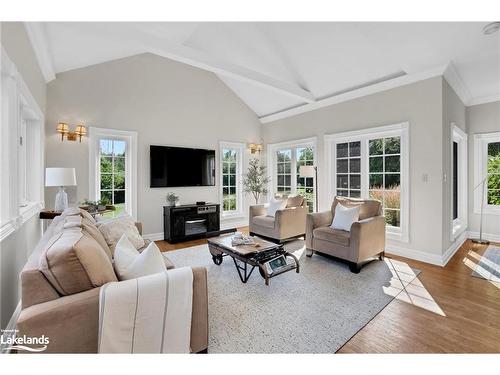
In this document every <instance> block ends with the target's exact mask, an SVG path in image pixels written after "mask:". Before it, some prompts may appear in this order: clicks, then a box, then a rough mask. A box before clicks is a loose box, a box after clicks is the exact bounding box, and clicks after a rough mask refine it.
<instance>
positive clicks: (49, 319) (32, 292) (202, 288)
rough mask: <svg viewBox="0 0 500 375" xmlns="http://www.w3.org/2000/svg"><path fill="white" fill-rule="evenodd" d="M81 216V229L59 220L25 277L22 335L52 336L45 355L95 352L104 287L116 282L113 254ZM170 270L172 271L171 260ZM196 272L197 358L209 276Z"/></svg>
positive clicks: (203, 343) (202, 347)
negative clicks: (66, 225)
mask: <svg viewBox="0 0 500 375" xmlns="http://www.w3.org/2000/svg"><path fill="white" fill-rule="evenodd" d="M72 216H74V215H72ZM78 217H79V219H77V220H79V221H80V222H81V224H80V225H76V226H75V225H74V223H73V224H72V225H71V227H70V228H64V226H65V225H64V222H65V221H67V220H68V217H65V216H60V217H57V218H55V219H54V221H53V222H52V223H51V225H50V226H49V227H48V229H47V230H46V232H45V233H44V235H43V237H42V239H41V240H40V242H39V243H38V245H37V247H36V248H35V250H34V251H33V253H32V255H31V256H30V258H29V260H28V262H27V264H26V265H25V267H24V269H23V270H22V272H21V289H22V296H21V298H22V300H21V306H22V311H21V314H20V316H19V319H18V322H17V329H18V330H19V332H18V335H26V336H32V337H37V336H41V335H45V336H46V337H49V340H50V343H49V345H48V348H47V350H46V351H45V352H46V353H97V343H98V322H99V291H100V287H101V286H102V285H104V284H105V283H107V282H111V281H117V277H116V275H115V272H114V269H113V265H112V254H111V251H110V249H109V247H108V246H107V244H106V241H105V240H104V238H103V237H102V235H101V233H100V232H99V230H98V228H97V227H96V225H95V222H94V221H93V218H92V217H91V216H90V215H89V214H88V213H86V212H84V211H82V212H80V213H79V214H78ZM71 220H72V221H73V222H74V220H75V218H74V217H73V218H72V219H71ZM137 227H138V229H139V230H141V226H140V224H137ZM166 265H167V268H172V266H173V265H172V264H171V263H169V262H168V260H166ZM192 271H193V308H192V317H191V319H192V324H191V351H192V352H194V353H196V352H204V351H206V350H207V346H208V296H207V274H206V269H205V268H196V267H195V268H192Z"/></svg>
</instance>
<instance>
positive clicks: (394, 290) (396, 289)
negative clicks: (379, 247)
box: [382, 258, 446, 316]
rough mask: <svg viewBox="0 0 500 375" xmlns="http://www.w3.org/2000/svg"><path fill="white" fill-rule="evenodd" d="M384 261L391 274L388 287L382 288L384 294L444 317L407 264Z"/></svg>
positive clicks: (389, 260) (390, 260)
mask: <svg viewBox="0 0 500 375" xmlns="http://www.w3.org/2000/svg"><path fill="white" fill-rule="evenodd" d="M384 261H385V263H386V264H387V266H388V267H389V269H390V270H391V273H392V278H391V280H390V286H383V287H382V288H383V290H384V293H385V294H387V295H389V296H393V297H395V298H396V299H397V300H400V301H403V302H406V303H409V304H412V305H414V306H417V307H420V308H422V309H425V310H428V311H430V312H433V313H435V314H438V315H441V316H446V314H445V313H444V311H443V310H442V309H441V308H440V307H439V305H438V304H437V303H436V301H434V298H432V296H431V294H430V293H429V292H428V291H427V289H425V287H424V285H423V284H422V283H421V281H420V280H419V279H418V277H417V275H415V272H413V270H412V268H411V267H410V266H409V265H408V264H406V263H404V262H401V261H398V260H394V259H389V258H385V259H384Z"/></svg>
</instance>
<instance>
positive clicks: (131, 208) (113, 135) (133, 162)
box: [89, 126, 137, 220]
mask: <svg viewBox="0 0 500 375" xmlns="http://www.w3.org/2000/svg"><path fill="white" fill-rule="evenodd" d="M101 138H108V139H118V140H125V141H126V142H127V149H126V154H125V155H127V157H126V158H127V159H128V160H129V161H130V162H129V163H126V167H125V168H126V171H125V176H126V177H125V202H129V203H127V206H126V208H127V213H128V214H130V215H131V216H132V217H133V218H134V220H137V132H135V131H126V130H116V129H106V128H97V127H94V126H92V127H90V128H89V199H93V200H97V199H98V196H99V191H100V187H99V184H100V181H99V179H98V176H97V175H98V171H99V158H98V156H99V140H100V139H101ZM127 187H128V188H127Z"/></svg>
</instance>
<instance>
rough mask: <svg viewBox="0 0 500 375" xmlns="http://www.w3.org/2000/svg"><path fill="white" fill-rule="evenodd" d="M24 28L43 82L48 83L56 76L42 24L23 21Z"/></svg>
mask: <svg viewBox="0 0 500 375" xmlns="http://www.w3.org/2000/svg"><path fill="white" fill-rule="evenodd" d="M24 28H25V29H26V33H27V34H28V38H29V40H30V42H31V46H32V47H33V50H34V52H35V56H36V59H37V61H38V66H39V67H40V70H41V71H42V74H43V77H44V79H45V82H46V83H48V82H50V81H52V80H54V79H55V78H56V72H55V69H54V64H53V62H52V56H51V55H50V49H49V44H48V41H47V35H46V32H45V27H44V25H43V24H42V23H41V22H24Z"/></svg>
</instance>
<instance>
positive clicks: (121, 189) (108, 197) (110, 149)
mask: <svg viewBox="0 0 500 375" xmlns="http://www.w3.org/2000/svg"><path fill="white" fill-rule="evenodd" d="M126 146H127V144H126V142H125V141H123V140H117V139H100V140H99V181H100V188H99V194H98V197H99V199H100V200H101V201H102V203H103V204H112V205H113V206H115V208H116V210H115V211H114V212H113V214H114V215H115V216H116V215H119V214H120V213H121V212H123V211H124V209H125V203H126V202H125V200H126V198H125V187H126V185H125V164H126V151H125V150H126Z"/></svg>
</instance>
